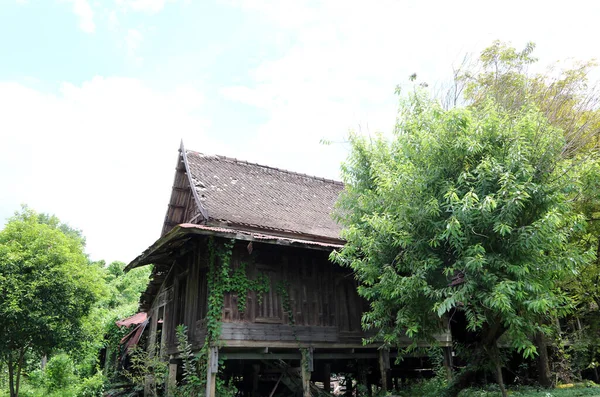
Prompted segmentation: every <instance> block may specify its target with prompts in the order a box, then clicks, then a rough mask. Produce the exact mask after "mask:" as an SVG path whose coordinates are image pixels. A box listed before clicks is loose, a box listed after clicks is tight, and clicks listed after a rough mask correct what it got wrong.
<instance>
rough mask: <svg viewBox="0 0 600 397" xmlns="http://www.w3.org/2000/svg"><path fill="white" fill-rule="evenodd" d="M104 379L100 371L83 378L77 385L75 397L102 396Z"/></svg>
mask: <svg viewBox="0 0 600 397" xmlns="http://www.w3.org/2000/svg"><path fill="white" fill-rule="evenodd" d="M105 381H106V379H105V378H104V376H103V375H102V372H96V374H95V375H93V376H90V377H89V378H85V379H83V380H82V381H81V383H80V384H79V386H78V387H77V397H102V393H104V383H105Z"/></svg>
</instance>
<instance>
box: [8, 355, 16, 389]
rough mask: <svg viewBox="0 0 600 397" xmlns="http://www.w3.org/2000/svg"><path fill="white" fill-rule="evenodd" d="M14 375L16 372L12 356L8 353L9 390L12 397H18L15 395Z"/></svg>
mask: <svg viewBox="0 0 600 397" xmlns="http://www.w3.org/2000/svg"><path fill="white" fill-rule="evenodd" d="M14 375H15V372H14V367H13V360H12V354H11V353H8V388H9V393H10V397H17V394H16V393H15V382H14V379H15V378H14Z"/></svg>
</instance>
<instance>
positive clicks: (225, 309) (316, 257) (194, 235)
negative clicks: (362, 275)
mask: <svg viewBox="0 0 600 397" xmlns="http://www.w3.org/2000/svg"><path fill="white" fill-rule="evenodd" d="M342 189H343V184H342V183H341V182H337V181H333V180H328V179H323V178H317V177H313V176H308V175H304V174H299V173H294V172H289V171H285V170H281V169H277V168H272V167H267V166H263V165H259V164H254V163H249V162H245V161H240V160H236V159H233V158H227V157H222V156H207V155H203V154H201V153H198V152H194V151H190V150H185V149H184V148H183V145H182V147H181V148H180V152H179V156H178V159H177V167H176V172H175V180H174V183H173V188H172V194H171V199H170V203H169V206H168V210H167V214H166V217H165V221H164V225H163V229H162V234H161V237H160V238H159V239H158V240H157V241H156V242H155V243H154V244H153V245H152V246H150V247H149V248H148V249H147V250H146V251H145V252H144V253H143V254H142V255H140V256H139V257H137V258H136V259H135V260H134V261H132V262H131V263H130V264H129V265H128V269H132V268H135V267H138V266H144V265H148V264H153V265H154V268H153V272H152V277H151V281H150V283H149V285H148V287H147V290H146V291H145V293H143V295H142V297H141V302H140V306H141V309H142V310H143V311H145V312H147V313H148V317H149V325H148V328H149V330H150V338H149V339H150V341H152V342H156V343H159V342H162V345H163V349H162V353H161V354H163V355H164V357H165V358H166V359H167V358H168V359H169V363H170V376H171V379H172V380H173V379H174V378H175V377H176V376H178V374H181V365H180V362H179V361H178V354H179V352H178V348H177V340H176V336H175V329H176V327H177V325H179V324H184V325H186V326H187V335H188V340H189V341H190V343H191V344H192V345H193V349H194V350H195V351H197V352H200V351H202V349H203V347H204V349H205V350H203V354H207V356H208V360H209V365H208V368H209V370H208V371H207V372H208V373H207V395H213V394H214V383H215V376H216V375H215V373H216V371H217V367H216V360H217V359H218V357H221V358H225V365H224V369H222V371H221V372H222V376H225V377H227V378H228V379H231V380H233V381H235V382H236V385H237V387H238V389H239V390H240V391H241V392H242V393H244V395H269V394H270V393H269V392H270V391H271V390H274V389H273V387H275V389H276V388H277V387H285V386H284V385H282V384H281V383H280V382H279V381H277V379H279V380H281V376H282V375H281V374H282V373H283V371H284V369H282V368H281V365H282V363H287V364H286V365H290V366H291V367H297V368H301V369H302V370H301V371H300V372H301V375H302V376H301V377H299V379H301V380H302V382H301V384H302V387H301V388H300V390H302V389H304V393H305V395H307V394H308V393H310V388H311V387H313V388H314V387H315V382H318V385H319V387H320V388H322V389H324V390H325V391H330V390H332V386H331V385H330V379H331V374H332V373H336V374H345V375H346V378H347V379H350V378H354V379H355V382H354V383H356V381H360V382H362V383H365V384H377V383H379V382H382V383H381V385H382V386H383V387H384V388H385V387H387V386H388V385H389V384H390V382H391V379H390V369H393V368H392V367H393V365H391V363H390V353H389V352H387V351H385V350H382V349H378V347H379V345H377V344H372V345H365V344H363V339H364V338H365V337H366V336H368V335H366V334H365V332H364V331H363V330H362V328H361V316H362V313H363V311H364V309H365V304H366V303H365V302H364V301H363V300H362V299H361V298H360V297H359V296H358V294H357V292H356V288H357V285H356V281H355V280H354V277H353V276H352V274H351V273H350V271H349V270H348V269H344V268H341V267H339V266H337V265H335V264H333V263H332V262H331V261H330V260H329V254H330V253H331V251H332V250H335V249H337V248H340V247H342V245H343V244H344V242H343V241H342V240H341V239H340V238H339V233H340V227H339V225H337V224H336V223H335V222H334V221H333V219H332V217H331V216H330V214H331V212H332V210H333V206H334V203H335V201H336V199H337V197H338V195H339V193H340V192H341V191H342ZM223 261H225V262H227V263H223ZM223 269H225V270H223ZM211 299H212V300H211ZM221 304H222V307H220V305H221ZM215 307H216V308H217V310H218V312H217V313H216V314H215V313H214V309H215ZM211 309H212V310H213V311H212V312H211ZM215 320H218V322H219V323H220V329H218V330H217V331H215V330H214V328H211V327H213V326H214V321H215ZM207 335H209V336H211V337H212V338H213V339H218V340H210V341H209V345H210V346H208V350H206V346H205V340H206V338H207ZM440 341H441V342H442V345H446V346H449V345H450V337H449V335H442V336H440ZM391 356H393V353H392V354H391ZM301 361H304V364H303V365H299V364H300V362H301ZM391 361H392V362H393V361H394V360H391ZM278 366H279V367H278ZM278 368H279V369H278ZM392 375H393V374H392ZM381 379H383V380H381ZM352 385H353V382H347V387H346V389H347V390H346V391H347V392H348V389H351V386H352ZM288 386H289V385H288Z"/></svg>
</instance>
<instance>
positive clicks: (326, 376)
mask: <svg viewBox="0 0 600 397" xmlns="http://www.w3.org/2000/svg"><path fill="white" fill-rule="evenodd" d="M323 390H325V392H327V393H331V364H330V363H327V364H325V366H324V369H323Z"/></svg>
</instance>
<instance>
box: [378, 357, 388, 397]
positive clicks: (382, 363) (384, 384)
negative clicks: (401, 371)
mask: <svg viewBox="0 0 600 397" xmlns="http://www.w3.org/2000/svg"><path fill="white" fill-rule="evenodd" d="M379 371H380V373H381V390H383V391H384V392H387V391H388V390H389V380H390V376H389V375H390V374H389V372H390V351H389V350H388V349H380V350H379Z"/></svg>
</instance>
